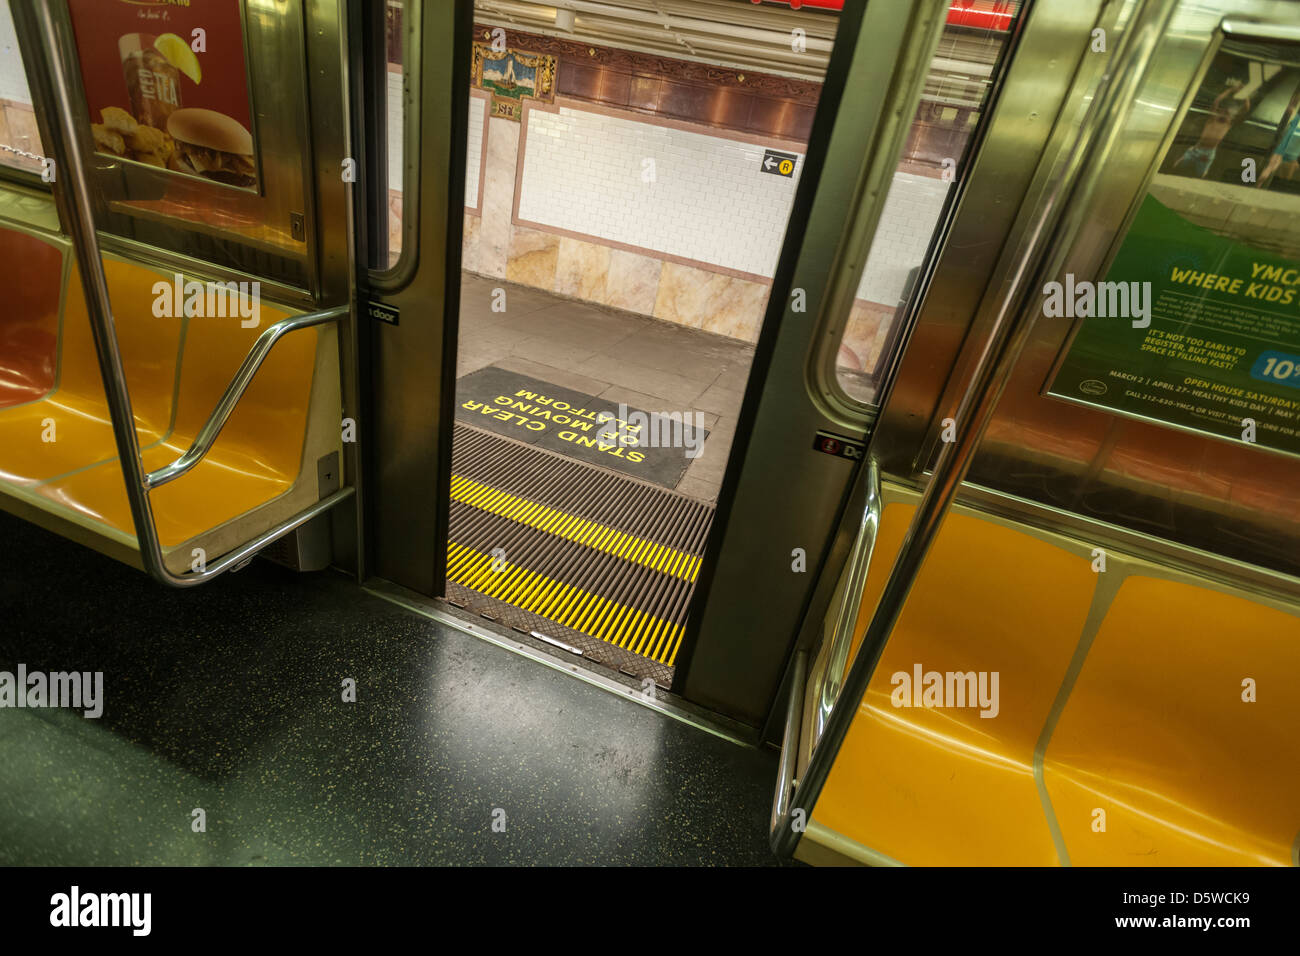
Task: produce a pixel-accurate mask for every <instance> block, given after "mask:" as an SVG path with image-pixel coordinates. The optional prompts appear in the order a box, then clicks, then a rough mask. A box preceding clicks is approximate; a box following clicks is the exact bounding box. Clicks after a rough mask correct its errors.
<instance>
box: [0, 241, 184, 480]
mask: <svg viewBox="0 0 1300 956" xmlns="http://www.w3.org/2000/svg"><path fill="white" fill-rule="evenodd" d="M23 266H24V268H25V263H23ZM68 271H69V276H68V289H67V292H66V294H65V295H64V297H63V298H64V308H63V325H62V329H61V335H60V341H59V371H58V384H57V385H56V386H55V388H54V390H53V391H51V392H50V393H49V394H48V395H46V397H45V398H42V399H40V400H39V401H34V402H28V403H27V404H25V405H19V406H17V407H11V408H7V409H2V410H0V481H8V482H11V483H13V484H17V485H23V486H31V485H35V484H38V483H40V482H43V481H47V480H49V479H51V478H54V477H57V476H59V475H64V474H67V473H68V472H70V471H73V470H75V469H78V468H85V467H86V466H87V465H93V464H95V463H97V462H101V461H104V460H106V459H111V458H115V457H116V456H117V444H116V442H115V441H114V439H113V427H112V424H111V423H110V421H109V415H108V405H107V402H106V401H105V398H104V386H103V380H102V379H101V377H100V373H99V363H98V361H97V360H96V357H95V347H94V340H93V338H92V335H91V331H90V319H89V317H88V316H87V314H86V304H85V299H84V297H83V295H82V291H81V278H80V273H79V272H78V270H77V268H76V266H75V265H74V266H73V267H72V268H71V269H69V270H68ZM104 271H105V275H106V277H107V279H108V288H109V295H110V296H111V298H112V302H113V310H114V314H115V316H116V318H117V338H118V344H119V348H120V349H121V353H122V361H123V365H124V367H125V369H126V378H127V384H128V387H129V388H130V391H131V403H132V410H133V411H134V414H135V421H136V433H137V435H138V436H139V440H140V444H141V446H147V445H150V444H152V443H153V442H156V441H158V440H159V439H160V438H162V437H163V436H164V435H166V433H167V430H168V427H169V426H170V423H171V414H172V399H173V392H174V389H175V383H176V360H177V355H178V351H179V346H180V337H181V325H182V320H181V319H174V318H157V317H155V316H154V314H153V299H154V295H153V292H152V288H153V284H154V283H155V282H157V281H158V280H159V279H160V278H162V277H161V276H159V275H158V274H157V273H154V272H151V271H149V270H147V269H144V268H142V267H140V266H136V265H132V264H130V263H125V262H117V261H115V260H111V259H106V260H105V262H104ZM51 426H52V431H51ZM50 437H53V441H50V440H47V439H49V438H50Z"/></svg>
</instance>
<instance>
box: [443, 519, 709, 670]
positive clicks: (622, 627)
mask: <svg viewBox="0 0 1300 956" xmlns="http://www.w3.org/2000/svg"><path fill="white" fill-rule="evenodd" d="M447 576H448V577H449V578H451V579H452V580H454V581H457V582H459V583H461V584H463V585H465V586H466V587H469V588H472V589H474V590H475V591H479V592H481V593H483V594H487V595H488V596H490V597H493V598H496V599H497V600H500V601H504V602H506V603H508V604H512V605H514V606H516V607H521V608H524V609H525V610H528V611H531V612H533V613H534V614H538V615H541V616H543V617H546V618H549V619H550V620H553V621H557V622H559V623H560V624H563V625H564V626H565V627H570V628H573V629H574V630H577V631H581V632H583V633H585V634H590V635H591V636H592V637H595V638H598V639H599V640H602V641H607V642H609V643H611V644H613V645H614V646H616V647H621V648H624V649H626V650H630V651H632V652H633V653H635V654H640V655H642V656H644V657H648V658H650V659H651V660H654V661H658V662H660V663H662V664H667V665H668V666H670V667H671V666H672V664H673V662H674V660H675V659H676V657H677V651H678V649H679V648H680V647H681V641H682V634H683V629H682V627H681V626H680V625H679V624H674V623H671V622H669V621H665V620H663V619H662V618H659V617H656V616H654V615H652V614H649V613H647V612H646V611H643V610H639V609H637V608H633V607H629V606H627V605H625V604H621V603H619V602H617V601H613V600H610V599H607V598H604V597H601V596H600V595H598V594H594V593H592V592H591V591H588V590H585V589H583V588H580V587H576V586H574V585H570V584H565V583H564V582H562V581H559V580H556V579H555V578H551V577H548V576H547V575H544V574H540V573H538V572H536V571H532V570H529V569H528V568H527V567H525V566H524V565H523V564H513V563H511V562H510V561H508V560H506V559H504V558H499V557H495V556H493V555H491V554H484V553H482V552H481V551H477V550H475V549H473V548H469V547H465V546H463V545H460V544H457V543H456V542H455V541H452V542H450V543H449V546H448V549H447Z"/></svg>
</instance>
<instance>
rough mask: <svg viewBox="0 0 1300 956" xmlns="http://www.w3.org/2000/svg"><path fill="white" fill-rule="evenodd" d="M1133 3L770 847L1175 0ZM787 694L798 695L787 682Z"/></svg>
mask: <svg viewBox="0 0 1300 956" xmlns="http://www.w3.org/2000/svg"><path fill="white" fill-rule="evenodd" d="M1138 4H1139V5H1138V8H1137V9H1136V10H1135V11H1134V15H1133V17H1132V18H1131V20H1130V25H1129V27H1128V28H1127V29H1126V30H1124V34H1123V38H1122V39H1121V41H1120V45H1119V48H1118V49H1117V51H1116V53H1115V59H1114V60H1113V61H1112V63H1111V66H1110V69H1109V70H1108V71H1107V72H1106V73H1105V74H1104V75H1103V76H1102V78H1101V80H1100V82H1099V83H1098V88H1097V92H1096V95H1095V96H1094V98H1093V100H1092V103H1091V104H1090V105H1089V108H1088V111H1087V114H1086V115H1085V116H1084V118H1083V121H1082V122H1081V123H1080V124H1079V127H1078V129H1077V130H1076V132H1075V136H1074V137H1073V141H1072V142H1071V144H1070V147H1069V148H1068V149H1067V150H1066V151H1065V153H1064V154H1065V155H1066V156H1067V157H1068V159H1067V160H1066V161H1065V162H1063V163H1061V164H1060V166H1059V167H1058V169H1057V170H1056V171H1055V172H1054V173H1053V174H1052V175H1053V178H1052V179H1051V181H1050V185H1049V188H1048V189H1047V190H1046V191H1045V192H1044V194H1043V196H1042V197H1041V199H1039V200H1038V201H1037V205H1036V206H1035V208H1034V209H1033V210H1032V216H1031V218H1030V220H1029V224H1028V228H1027V229H1026V230H1025V235H1026V240H1025V243H1024V244H1023V245H1022V246H1021V247H1020V248H1018V249H1017V250H1016V251H1015V260H1014V261H1015V267H1014V270H1013V272H1012V274H1011V276H1010V279H1009V281H1008V283H1007V285H1006V289H1005V292H1004V293H1003V295H1002V297H1001V298H1000V300H999V302H998V306H997V313H996V316H995V318H994V320H993V323H992V326H991V329H990V331H989V333H988V338H987V340H986V341H985V342H984V344H983V347H982V349H981V352H980V355H979V358H978V360H977V362H976V363H975V367H974V370H973V372H972V374H971V379H970V384H969V386H968V387H967V389H966V391H965V393H964V394H963V396H962V399H961V401H960V403H959V404H958V407H957V413H956V415H955V416H954V418H955V420H956V435H955V436H954V441H952V442H951V443H947V444H945V445H944V446H943V448H942V450H941V451H940V454H939V459H938V461H937V462H936V464H935V468H934V473H933V475H932V476H931V478H930V481H929V483H928V484H927V485H926V489H925V493H924V494H923V495H922V498H921V502H920V504H919V505H918V506H917V509H916V514H915V515H914V516H913V518H912V522H911V525H910V526H909V527H908V530H907V535H906V537H904V539H903V543H902V545H901V546H900V548H899V551H898V555H897V557H896V558H895V560H894V565H893V568H892V569H891V571H890V574H889V579H888V581H886V583H885V587H884V590H883V591H882V592H881V596H880V601H879V603H878V604H877V605H876V611H875V614H873V615H872V618H871V623H870V624H869V625H868V626H867V631H866V634H865V635H864V636H863V639H862V644H861V646H860V647H859V649H858V654H857V657H856V658H855V659H854V661H853V666H852V668H851V669H850V670H849V675H848V678H847V680H846V681H845V684H844V688H843V690H842V691H841V695H840V697H841V700H840V703H839V705H838V706H836V707H835V708H834V709H833V710H832V712H831V715H830V718H829V720H828V721H827V722H826V727H825V731H824V733H823V735H822V740H821V741H820V743H819V745H818V747H817V749H816V751H815V752H814V753H813V755H812V759H811V760H809V762H808V767H807V769H806V770H805V772H804V774H803V777H802V779H801V780H800V781H799V782H798V786H797V787H796V788H795V792H794V795H793V797H792V798H791V799H790V802H789V806H788V807H787V809H786V812H785V813H784V815H783V818H782V819H781V820H779V821H777V823H776V825H775V826H774V827H773V830H772V840H771V843H772V849H773V850H774V851H775V852H776V854H777V855H778V856H782V857H786V856H789V855H790V854H791V853H793V851H794V847H795V845H796V844H797V843H798V841H799V837H800V832H801V831H799V830H796V829H795V827H793V826H792V825H791V823H792V821H793V820H794V819H795V815H796V814H798V813H801V812H802V814H803V817H804V819H805V820H806V819H808V818H810V817H811V814H812V808H813V805H814V804H815V803H816V801H817V797H818V796H819V795H820V794H821V790H822V787H823V786H824V785H825V783H826V779H827V778H828V777H829V776H830V772H831V767H832V765H833V764H834V762H835V757H836V755H837V754H838V753H839V750H840V747H841V746H842V745H843V743H844V738H845V737H846V736H847V735H848V732H849V727H850V726H852V723H853V717H854V715H855V714H856V713H857V709H858V705H859V703H860V701H861V700H862V698H863V696H864V694H865V693H866V690H867V685H868V684H869V683H870V682H871V677H872V675H873V673H874V672H875V668H876V664H877V663H878V662H879V660H880V655H881V654H882V653H883V652H884V649H885V643H886V642H887V641H888V639H889V635H890V632H891V631H892V630H893V628H894V625H895V624H896V623H897V621H898V618H899V615H900V614H901V613H902V610H903V605H904V604H905V603H906V601H907V596H908V594H909V593H910V592H911V589H912V583H913V582H914V581H915V579H916V575H917V574H918V572H919V571H920V569H921V565H922V563H923V562H924V561H925V557H926V554H927V553H928V552H929V549H930V545H931V544H932V543H933V541H934V538H935V536H936V535H937V533H938V530H939V526H940V524H941V523H942V521H943V518H944V516H945V515H946V514H947V512H948V508H949V506H950V505H951V504H952V502H953V499H954V498H955V497H956V495H957V490H958V488H960V486H961V483H962V480H963V479H964V478H965V476H966V471H967V469H968V468H969V467H970V463H971V460H972V458H973V457H974V454H975V451H976V449H977V448H978V446H979V442H980V439H981V438H982V437H983V434H984V430H985V428H986V427H987V426H988V423H989V420H990V419H991V418H992V416H993V410H994V409H995V408H996V406H997V403H998V400H999V399H1000V398H1001V396H1002V391H1003V389H1004V388H1005V387H1006V383H1007V381H1008V380H1009V379H1010V377H1011V373H1012V371H1013V370H1014V368H1015V364H1016V360H1017V358H1018V357H1019V355H1020V351H1021V349H1022V348H1023V347H1024V344H1025V341H1026V340H1027V339H1028V336H1029V332H1030V330H1031V329H1032V328H1033V324H1034V318H1035V310H1034V309H1032V308H1031V307H1030V306H1029V299H1030V296H1031V294H1032V289H1033V288H1034V281H1033V280H1035V279H1036V278H1037V277H1038V276H1039V275H1040V273H1045V272H1050V271H1052V269H1054V268H1055V265H1056V260H1057V259H1059V258H1060V256H1061V255H1063V248H1064V246H1065V245H1066V243H1067V242H1068V240H1069V238H1070V237H1071V236H1072V234H1073V230H1074V229H1075V228H1076V227H1077V221H1078V219H1079V218H1080V217H1081V216H1082V215H1083V213H1084V207H1085V206H1086V201H1087V199H1088V197H1089V196H1090V195H1091V194H1092V192H1093V191H1094V190H1095V188H1096V185H1097V182H1098V181H1099V179H1100V177H1101V175H1102V171H1103V170H1104V168H1105V166H1106V159H1107V158H1108V157H1109V155H1110V153H1111V150H1112V149H1113V148H1114V145H1115V143H1116V141H1117V139H1118V138H1119V135H1120V131H1121V127H1122V125H1123V122H1124V120H1125V118H1126V117H1127V115H1128V111H1129V109H1130V108H1131V107H1132V104H1133V102H1134V101H1135V99H1136V96H1137V91H1138V89H1139V88H1140V87H1141V84H1142V82H1143V81H1144V79H1145V78H1146V75H1147V72H1148V69H1149V67H1150V63H1151V59H1152V57H1153V56H1154V53H1155V50H1156V47H1157V45H1158V43H1159V41H1160V37H1161V36H1162V35H1163V34H1164V33H1165V30H1166V27H1167V26H1168V24H1169V21H1170V19H1171V18H1172V16H1173V13H1174V10H1175V9H1176V8H1177V4H1178V0H1138ZM790 693H791V694H802V693H803V688H801V687H798V686H793V687H792V688H791V690H790Z"/></svg>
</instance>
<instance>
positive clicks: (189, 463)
mask: <svg viewBox="0 0 1300 956" xmlns="http://www.w3.org/2000/svg"><path fill="white" fill-rule="evenodd" d="M347 314H348V309H347V307H346V306H339V307H337V308H333V309H325V310H324V311H321V312H309V313H307V314H306V315H294V316H290V317H289V318H287V319H281V320H280V321H279V322H276V323H275V324H274V325H272V326H269V327H268V328H267V329H266V331H264V332H263V333H262V334H261V335H259V336H258V337H257V341H256V342H254V343H253V347H252V348H251V349H249V350H248V355H247V356H245V358H244V362H243V364H242V365H240V366H239V371H237V372H235V374H234V377H232V378H231V380H230V384H229V385H227V386H226V390H225V391H224V392H223V393H222V395H221V398H220V400H218V402H217V407H216V408H214V409H213V410H212V414H211V415H209V416H208V420H207V421H206V422H204V423H203V427H202V428H201V429H199V433H198V435H196V436H195V438H194V441H193V443H191V445H190V447H189V448H187V449H185V451H184V453H183V454H182V455H181V456H180V457H179V458H177V459H176V460H175V461H173V462H172V463H171V464H168V465H163V466H162V467H161V468H159V469H157V470H156V471H151V472H149V473H148V474H147V475H145V476H144V486H145V488H157V487H158V486H159V485H165V484H167V482H169V481H175V480H176V479H177V478H179V477H180V476H181V475H183V474H185V473H186V472H187V471H189V470H190V469H191V468H193V467H194V466H195V465H197V464H198V463H199V462H200V461H202V460H203V456H204V455H206V454H207V453H208V452H209V451H211V450H212V446H213V445H214V444H216V441H217V436H218V435H220V434H221V429H222V428H224V427H225V425H226V422H227V421H228V420H229V419H230V416H231V413H232V412H234V410H235V406H236V405H238V404H239V400H240V399H241V398H243V396H244V392H245V391H246V390H247V389H248V386H249V385H250V384H252V381H253V377H254V376H255V375H257V370H258V369H260V368H261V367H262V363H263V362H265V361H266V357H267V356H268V355H270V354H271V349H273V348H275V343H276V342H278V341H280V339H282V338H283V337H284V336H286V335H288V334H289V333H290V332H295V331H297V330H298V329H306V328H310V327H311V326H313V325H323V324H325V323H326V322H336V321H338V320H339V319H341V318H343V317H344V316H345V315H347Z"/></svg>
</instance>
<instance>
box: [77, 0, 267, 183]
mask: <svg viewBox="0 0 1300 956" xmlns="http://www.w3.org/2000/svg"><path fill="white" fill-rule="evenodd" d="M241 6H242V0H188V2H183V3H181V2H177V0H69V3H68V8H69V11H70V13H71V15H72V26H73V32H74V33H75V35H76V42H77V55H78V59H79V61H80V64H81V79H82V84H83V86H84V87H85V93H86V105H87V107H88V109H89V112H90V120H91V127H90V129H91V133H92V135H93V137H94V141H95V150H96V151H97V152H100V153H105V154H108V155H111V156H116V157H118V158H120V159H124V160H128V161H131V162H136V163H143V164H145V165H147V166H156V167H158V168H160V169H167V170H171V171H172V172H175V173H183V174H186V175H189V176H198V177H201V178H203V179H207V180H210V181H212V182H216V183H221V184H223V185H226V186H235V187H238V188H242V189H254V190H255V189H257V186H258V172H257V162H256V151H255V149H254V145H253V134H252V108H251V105H250V102H249V94H248V69H247V64H246V61H245V57H244V31H243V24H242V22H241V17H240V10H241Z"/></svg>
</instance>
